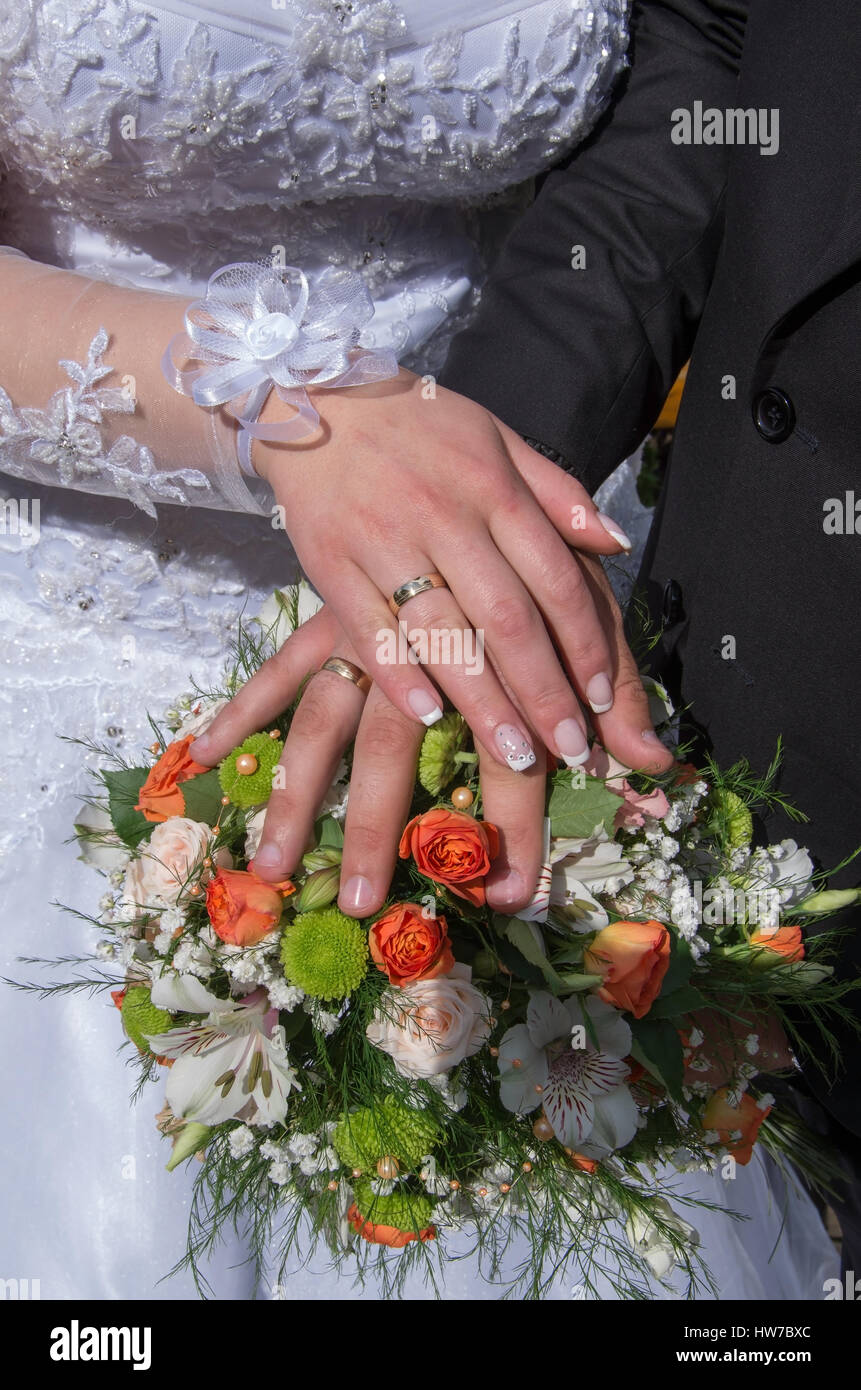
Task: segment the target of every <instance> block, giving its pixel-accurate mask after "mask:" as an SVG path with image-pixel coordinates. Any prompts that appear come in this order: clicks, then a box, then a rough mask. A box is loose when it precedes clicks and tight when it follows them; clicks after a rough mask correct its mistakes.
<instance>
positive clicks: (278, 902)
mask: <svg viewBox="0 0 861 1390" xmlns="http://www.w3.org/2000/svg"><path fill="white" fill-rule="evenodd" d="M290 888H291V890H292V884H291V885H290ZM283 906H284V898H283V892H281V891H279V890H278V889H277V888H276V887H274V886H273V884H271V883H264V882H263V880H262V879H260V878H257V876H256V875H255V874H250V873H246V871H245V870H244V869H219V870H218V872H217V873H216V874H215V875H214V876H213V877H212V878H211V879H210V880H209V882H208V883H207V885H206V911H207V914H208V916H209V920H210V922H211V923H212V930H213V931H214V932H215V935H216V936H219V937H221V940H222V941H227V942H229V944H230V945H231V946H256V945H257V942H258V941H262V940H263V938H264V936H266V934H267V933H268V932H271V931H272V929H273V927H277V925H278V923H279V922H280V920H281V911H282V908H283Z"/></svg>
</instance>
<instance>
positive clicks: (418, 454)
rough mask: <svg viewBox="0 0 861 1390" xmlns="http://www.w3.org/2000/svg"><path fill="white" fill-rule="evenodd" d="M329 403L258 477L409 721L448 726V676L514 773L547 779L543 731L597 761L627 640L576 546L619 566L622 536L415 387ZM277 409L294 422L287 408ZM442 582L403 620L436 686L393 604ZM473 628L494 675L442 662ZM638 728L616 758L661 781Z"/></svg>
mask: <svg viewBox="0 0 861 1390" xmlns="http://www.w3.org/2000/svg"><path fill="white" fill-rule="evenodd" d="M273 403H274V404H273ZM316 404H317V405H318V406H319V408H320V412H321V415H322V416H323V418H324V421H325V424H324V426H323V427H322V428H321V430H320V431H319V432H318V435H317V436H315V437H314V438H313V439H312V440H311V441H310V442H309V443H307V444H299V445H296V444H293V445H290V446H289V447H288V446H283V445H281V446H279V445H275V444H271V443H263V442H261V441H256V442H255V451H254V462H255V466H256V468H257V470H258V472H260V473H261V475H263V476H265V477H266V478H268V480H269V482H270V483H271V485H272V487H273V489H274V491H275V495H276V498H277V500H278V502H279V504H281V505H282V506H283V508H284V514H285V524H286V527H287V529H288V531H289V534H290V537H291V540H292V541H293V544H294V546H295V549H296V552H297V554H298V556H299V560H300V562H301V564H302V566H303V569H304V570H305V573H306V574H307V575H308V577H309V579H310V580H311V582H312V583H313V584H314V586H315V588H317V589H318V591H319V592H320V593H321V595H322V596H323V598H324V599H325V600H326V601H327V603H329V604H330V605H331V607H332V609H333V610H334V612H335V613H336V615H337V617H338V619H339V620H340V623H341V625H342V627H343V629H344V632H345V633H346V634H347V636H348V637H349V639H350V641H351V643H352V646H353V647H354V649H355V651H356V653H357V661H358V664H359V665H360V666H362V668H363V669H364V670H365V671H367V672H368V674H369V675H370V676H371V677H372V678H373V680H374V681H376V682H377V683H378V684H379V686H380V687H381V689H382V691H383V692H384V693H385V694H386V695H387V696H388V698H389V700H390V701H391V703H392V704H393V705H394V706H395V708H396V709H398V710H400V711H401V713H402V714H404V715H405V716H406V718H408V719H411V720H413V721H416V720H420V721H422V722H423V723H425V724H430V723H433V722H434V720H435V719H436V718H438V717H439V714H440V713H441V701H440V698H439V695H438V693H437V691H436V690H435V688H434V685H433V684H432V683H431V680H430V679H429V676H432V677H433V679H434V680H435V681H436V682H437V684H438V685H439V686H440V687H441V688H442V690H444V691H445V693H446V695H448V697H449V698H450V700H451V702H452V704H454V706H455V707H456V708H457V709H459V710H460V711H461V713H462V714H463V715H464V717H465V718H466V720H467V722H468V723H469V725H470V727H471V729H472V730H473V733H474V734H475V736H476V738H477V739H478V740H479V742H481V743H482V744H483V745H484V746H485V747H486V748H487V749H488V750H489V752H490V755H491V756H493V757H495V758H496V759H497V761H498V762H500V763H501V764H507V765H508V766H509V767H512V768H514V769H515V770H523V769H525V768H526V767H529V766H531V765H532V764H533V762H534V761H535V759H534V750H533V748H532V734H531V730H534V731H535V734H536V735H537V737H538V740H540V741H541V742H543V743H544V744H545V745H546V746H547V747H548V748H549V749H550V750H551V752H553V753H555V754H557V755H558V756H559V757H561V758H562V759H563V760H564V761H565V762H566V763H568V764H569V766H575V765H578V764H579V763H581V762H583V761H584V760H585V758H586V756H587V748H586V734H585V720H584V718H583V714H582V710H581V708H580V704H579V703H578V699H577V696H578V695H579V697H580V699H581V700H582V701H583V702H584V704H586V705H589V706H591V708H592V709H593V710H594V711H595V712H596V713H599V712H602V711H603V712H606V711H607V709H608V707H609V705H610V702H611V701H612V699H613V688H614V684H615V681H616V676H617V669H616V665H615V658H614V652H613V649H612V638H613V634H612V633H611V632H609V631H608V630H607V629H605V627H604V625H603V622H602V617H601V615H600V614H599V612H598V611H597V609H596V605H595V602H594V599H593V595H592V593H591V592H590V587H589V584H588V583H587V580H586V577H585V572H584V568H583V564H582V560H581V557H579V556H575V555H574V554H572V552H571V550H570V549H569V545H571V544H574V543H576V545H577V546H578V548H580V549H587V550H591V551H593V552H596V553H600V554H616V553H618V552H619V550H620V548H622V547H621V546H620V542H619V540H618V535H619V532H618V529H617V528H616V527H615V526H614V524H613V523H612V522H611V523H610V527H611V529H610V530H608V529H607V528H606V526H605V524H604V522H602V520H601V518H600V516H599V514H598V512H597V510H596V508H595V505H594V503H593V502H592V500H591V498H590V497H589V496H588V494H587V493H586V491H585V490H584V489H583V488H582V487H581V486H580V485H579V484H578V483H577V482H575V481H574V479H572V478H569V477H567V476H566V475H565V474H564V473H562V472H561V471H560V470H559V469H558V468H556V467H555V466H554V465H552V464H550V463H547V462H546V461H545V460H542V459H541V458H540V456H539V455H538V454H536V453H534V452H533V451H532V450H531V449H529V448H528V447H527V446H526V445H525V444H523V442H522V441H521V440H519V439H518V437H517V436H516V435H514V434H513V432H512V431H510V430H507V429H506V427H505V426H503V425H501V424H500V423H499V422H498V421H497V420H496V419H495V418H494V417H493V416H492V415H490V414H489V413H488V412H487V411H486V410H484V409H483V408H482V407H480V406H477V405H475V404H474V403H473V402H471V401H468V400H467V399H466V398H465V397H462V396H459V395H457V394H456V393H454V392H451V391H446V390H444V389H443V388H441V387H440V388H435V394H434V398H433V399H425V398H424V393H423V385H422V381H421V379H420V378H418V377H416V376H413V375H412V373H410V372H406V371H402V372H401V374H400V376H399V377H398V378H397V379H396V380H395V381H392V382H382V383H378V384H377V385H375V386H368V387H362V388H356V389H347V390H340V391H329V392H323V393H321V394H320V396H319V398H317V399H316ZM267 409H268V410H269V411H270V412H271V411H275V412H277V411H278V410H280V411H281V412H284V411H285V409H286V408H285V407H284V406H283V405H281V404H280V402H279V401H278V398H277V396H275V394H274V393H273V395H272V396H270V398H269V402H267ZM264 418H266V410H264ZM269 418H272V416H271V414H270V416H269ZM542 465H543V469H544V471H542ZM551 477H552V481H551ZM566 542H567V544H566ZM431 573H440V574H442V575H443V577H444V579H445V581H446V584H447V586H448V587H447V588H436V589H433V590H431V591H429V592H426V593H423V594H420V595H419V596H417V597H414V598H412V599H410V600H409V602H408V603H407V604H405V605H404V607H403V609H402V612H401V623H402V624H403V625H404V626H405V627H406V629H407V631H408V632H409V633H410V634H419V635H423V636H424V639H425V644H426V649H427V650H426V654H427V656H428V661H427V665H426V670H427V674H426V671H425V669H424V668H423V667H422V666H418V665H416V664H414V662H411V661H408V660H404V659H402V658H401V655H400V651H399V648H398V644H397V638H398V635H399V634H398V624H397V622H396V621H395V619H394V618H393V616H392V613H391V612H390V610H389V607H388V599H389V597H390V596H391V595H392V594H393V592H394V591H395V590H396V589H397V588H398V587H399V586H400V585H402V584H404V583H405V582H407V581H408V580H411V579H414V578H417V577H418V576H421V575H427V574H431ZM471 629H477V630H478V632H479V633H480V634H481V636H482V638H483V640H484V643H485V644H486V650H487V653H488V655H489V656H490V657H491V661H490V662H488V663H485V664H484V668H483V670H481V671H478V670H477V669H469V668H468V667H467V665H466V664H465V663H463V662H461V663H458V664H454V663H452V664H447V661H446V652H447V651H450V644H449V642H448V640H447V641H446V642H439V641H438V643H437V646H438V648H442V650H437V651H434V640H433V639H434V634H437V637H438V638H439V637H440V636H442V637H445V638H446V639H450V637H451V635H452V634H454V636H455V637H457V636H458V635H459V636H460V637H461V638H464V637H466V635H467V634H468V633H469V632H470V630H471ZM554 641H555V644H556V649H558V652H559V653H560V654H561V655H560V656H557V650H556V649H554ZM393 652H397V653H398V655H397V656H396V657H395V658H394V659H393V657H392V653H393ZM435 658H436V659H435ZM563 663H564V669H563ZM477 665H478V663H477V662H476V663H474V666H477ZM572 684H573V688H572ZM575 691H576V694H575ZM520 710H522V714H521V713H520V712H519V711H520ZM636 713H637V718H638V720H639V718H640V712H639V711H637V712H636ZM629 714H630V711H627V712H626V713H625V714H623V717H622V718H621V719H620V720H617V721H615V732H614V736H615V737H616V738H617V742H616V744H615V746H612V747H611V751H612V752H613V753H615V755H616V756H617V757H619V758H620V759H621V760H623V761H624V762H625V763H626V764H627V765H628V766H629V767H637V768H643V769H648V770H656V769H657V767H658V766H659V765H663V760H662V759H660V757H659V756H658V758H657V761H656V752H655V749H654V746H653V745H651V744H650V741H649V740H648V738H647V739H646V740H645V741H644V737H643V735H644V734H646V735H648V734H649V733H650V732H651V725H650V724H649V722H648V720H646V723H645V725H643V724H642V723H631V722H626V721H627V717H628V715H629Z"/></svg>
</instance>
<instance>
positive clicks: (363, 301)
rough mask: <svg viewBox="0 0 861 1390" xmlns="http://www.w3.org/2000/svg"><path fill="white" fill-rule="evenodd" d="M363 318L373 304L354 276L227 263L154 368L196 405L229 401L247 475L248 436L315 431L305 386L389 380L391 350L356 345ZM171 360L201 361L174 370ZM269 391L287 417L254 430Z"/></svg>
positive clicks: (393, 362) (394, 367) (393, 370)
mask: <svg viewBox="0 0 861 1390" xmlns="http://www.w3.org/2000/svg"><path fill="white" fill-rule="evenodd" d="M373 316H374V303H373V300H372V299H371V296H370V293H369V291H368V289H367V287H366V285H365V283H364V281H363V280H362V277H361V276H360V275H359V274H357V273H356V271H353V270H348V269H345V268H343V267H338V266H327V267H326V268H325V270H323V271H321V272H320V273H319V274H318V275H316V276H315V277H314V278H313V280H310V279H309V278H308V276H307V275H305V273H304V272H303V271H302V270H300V269H298V267H296V266H277V265H273V264H272V263H271V262H269V261H253V262H241V263H240V262H235V263H233V264H231V265H226V266H222V267H221V269H220V270H217V271H216V272H215V274H214V275H212V276H211V277H210V280H209V283H208V285H207V287H206V294H205V296H204V298H203V299H196V300H194V302H193V303H192V304H190V305H189V307H188V309H187V311H186V315H185V327H186V332H185V333H179V334H177V336H176V337H175V338H174V339H172V341H171V342H170V343H169V344H168V347H167V349H166V351H165V353H164V356H163V358H162V371H163V372H164V375H165V377H166V378H167V380H168V382H169V383H170V385H171V386H173V387H174V389H175V390H177V391H179V392H181V393H182V394H183V395H190V396H191V397H192V399H193V400H194V401H195V402H196V403H197V404H198V405H203V406H227V405H228V403H229V410H230V413H231V414H232V415H234V416H235V418H236V419H237V420H238V421H239V423H240V426H241V431H240V437H239V455H240V461H241V462H242V464H243V467H244V468H245V470H246V471H247V472H249V473H253V469H252V466H251V459H250V442H251V439H252V438H254V437H257V438H262V439H271V440H282V441H283V440H295V439H301V438H303V437H304V436H305V435H308V434H310V433H313V431H314V430H315V429H316V428H317V426H318V424H319V421H320V417H319V415H318V414H317V411H316V410H315V409H314V406H313V405H312V404H311V401H310V399H309V397H308V392H307V389H306V388H307V387H309V386H325V387H326V388H329V389H331V388H334V387H342V386H363V385H366V384H367V383H369V382H372V381H384V380H386V379H388V378H391V377H394V376H397V373H398V364H397V359H396V358H395V357H394V355H393V354H392V353H391V352H388V351H382V350H377V349H372V348H364V347H361V346H360V344H359V339H360V337H361V333H362V329H363V328H364V327H365V326H366V325H367V324H368V323H370V320H371V319H372V318H373ZM176 356H179V357H182V358H185V359H191V360H196V361H197V362H199V363H203V364H204V365H203V366H198V367H194V368H187V367H186V368H180V367H179V366H178V365H177V362H176V360H175V357H176ZM273 388H274V389H275V391H276V392H277V394H278V395H279V396H280V397H281V399H282V400H283V401H285V402H286V403H287V404H289V405H292V406H295V407H296V414H295V415H292V416H291V417H290V418H289V419H288V420H282V421H279V422H277V423H267V424H266V425H261V424H260V423H259V422H258V417H259V415H260V411H261V409H262V407H263V403H264V401H265V400H266V397H267V396H268V395H269V393H270V391H271V390H272V389H273Z"/></svg>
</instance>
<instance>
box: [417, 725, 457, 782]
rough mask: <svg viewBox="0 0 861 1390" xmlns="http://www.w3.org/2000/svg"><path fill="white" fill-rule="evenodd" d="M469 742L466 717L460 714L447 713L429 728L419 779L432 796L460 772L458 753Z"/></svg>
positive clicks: (423, 742)
mask: <svg viewBox="0 0 861 1390" xmlns="http://www.w3.org/2000/svg"><path fill="white" fill-rule="evenodd" d="M465 742H466V720H465V719H463V718H462V717H461V716H460V715H459V714H444V715H443V717H442V719H439V720H437V722H436V724H434V725H433V726H432V727H431V728H430V729H428V731H427V733H426V734H425V736H424V738H423V739H422V748H421V753H420V754H419V781H420V782H421V784H422V786H423V787H424V789H425V791H428V792H430V794H431V796H439V794H440V792H441V791H443V790H444V788H445V787H447V786H448V784H449V782H451V781H452V779H453V778H454V776H455V774H456V772H457V763H456V762H455V760H454V755H455V753H459V752H460V751H461V749H462V748H463V745H464V743H465Z"/></svg>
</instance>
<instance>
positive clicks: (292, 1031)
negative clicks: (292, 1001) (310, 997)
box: [279, 1008, 308, 1042]
mask: <svg viewBox="0 0 861 1390" xmlns="http://www.w3.org/2000/svg"><path fill="white" fill-rule="evenodd" d="M281 1018H283V1020H284V1022H283V1025H282V1026H283V1028H284V1039H285V1042H292V1040H293V1038H296V1037H298V1036H299V1034H300V1033H301V1032H302V1029H303V1028H304V1027H305V1024H306V1023H307V1022H308V1015H307V1014H306V1012H305V1010H304V1009H302V1008H296V1009H293V1010H291V1012H290V1013H289V1014H279V1019H281Z"/></svg>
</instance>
